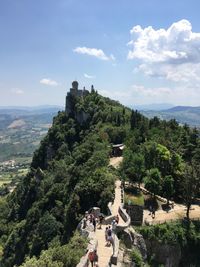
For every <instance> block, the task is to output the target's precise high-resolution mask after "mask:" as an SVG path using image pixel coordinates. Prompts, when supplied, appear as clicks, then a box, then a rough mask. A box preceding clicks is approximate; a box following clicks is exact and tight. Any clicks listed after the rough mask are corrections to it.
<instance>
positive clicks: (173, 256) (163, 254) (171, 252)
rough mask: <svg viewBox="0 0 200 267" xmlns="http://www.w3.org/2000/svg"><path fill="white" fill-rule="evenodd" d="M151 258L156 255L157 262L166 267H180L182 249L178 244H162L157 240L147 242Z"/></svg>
mask: <svg viewBox="0 0 200 267" xmlns="http://www.w3.org/2000/svg"><path fill="white" fill-rule="evenodd" d="M145 243H146V246H147V253H148V255H149V256H152V255H155V258H154V259H155V260H156V261H157V262H158V263H160V264H163V265H164V266H165V267H176V266H177V267H178V266H179V262H180V260H181V248H180V246H179V245H178V244H176V245H169V244H161V243H159V242H158V241H155V240H152V241H150V240H145Z"/></svg>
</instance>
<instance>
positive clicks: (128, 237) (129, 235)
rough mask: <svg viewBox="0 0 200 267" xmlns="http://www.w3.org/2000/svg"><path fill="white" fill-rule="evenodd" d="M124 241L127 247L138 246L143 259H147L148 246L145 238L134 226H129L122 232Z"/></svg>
mask: <svg viewBox="0 0 200 267" xmlns="http://www.w3.org/2000/svg"><path fill="white" fill-rule="evenodd" d="M122 236H123V240H124V243H125V245H126V247H127V248H129V249H131V248H134V247H135V248H137V249H138V250H139V251H140V253H141V255H142V258H143V260H146V259H147V247H146V243H145V241H144V238H143V236H142V235H141V234H138V233H137V232H136V231H135V230H134V229H133V228H131V227H130V228H127V229H125V230H124V231H123V233H122Z"/></svg>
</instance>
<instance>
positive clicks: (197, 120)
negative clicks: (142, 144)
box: [140, 106, 200, 127]
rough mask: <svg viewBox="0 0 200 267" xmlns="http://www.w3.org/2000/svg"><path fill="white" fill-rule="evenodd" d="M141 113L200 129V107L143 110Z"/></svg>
mask: <svg viewBox="0 0 200 267" xmlns="http://www.w3.org/2000/svg"><path fill="white" fill-rule="evenodd" d="M140 112H141V113H142V114H144V115H145V116H147V117H148V118H153V117H154V116H157V117H158V118H160V119H163V120H171V119H176V120H177V121H178V122H179V123H181V124H185V123H187V124H188V125H190V126H196V127H200V107H189V106H188V107H187V106H176V107H173V108H170V109H166V110H162V111H156V110H141V111H140Z"/></svg>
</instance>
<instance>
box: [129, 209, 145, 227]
mask: <svg viewBox="0 0 200 267" xmlns="http://www.w3.org/2000/svg"><path fill="white" fill-rule="evenodd" d="M125 209H126V211H127V213H128V214H129V216H130V217H131V224H133V225H142V222H143V206H139V205H128V204H126V205H125Z"/></svg>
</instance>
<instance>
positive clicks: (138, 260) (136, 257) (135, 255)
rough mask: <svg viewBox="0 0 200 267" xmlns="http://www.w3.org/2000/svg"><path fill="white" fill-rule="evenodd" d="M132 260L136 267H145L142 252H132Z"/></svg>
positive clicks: (135, 250)
mask: <svg viewBox="0 0 200 267" xmlns="http://www.w3.org/2000/svg"><path fill="white" fill-rule="evenodd" d="M131 259H132V261H133V262H134V263H135V266H136V267H144V266H145V265H144V262H143V259H142V255H141V253H140V251H139V250H138V249H136V248H134V249H132V251H131Z"/></svg>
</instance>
